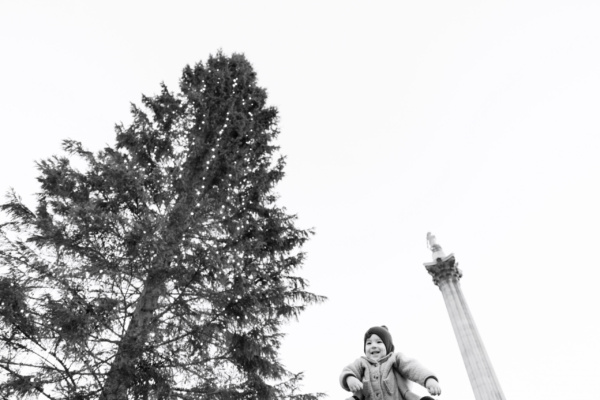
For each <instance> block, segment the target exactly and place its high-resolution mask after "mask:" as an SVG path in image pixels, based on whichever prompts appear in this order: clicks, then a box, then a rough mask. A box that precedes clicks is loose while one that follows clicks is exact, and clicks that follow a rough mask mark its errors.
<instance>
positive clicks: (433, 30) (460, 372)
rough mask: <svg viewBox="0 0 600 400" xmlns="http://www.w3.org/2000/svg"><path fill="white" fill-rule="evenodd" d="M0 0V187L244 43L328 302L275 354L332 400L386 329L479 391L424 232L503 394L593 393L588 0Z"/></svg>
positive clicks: (595, 120) (595, 67)
mask: <svg viewBox="0 0 600 400" xmlns="http://www.w3.org/2000/svg"><path fill="white" fill-rule="evenodd" d="M366 4H367V2H356V1H303V2H282V1H270V2H269V1H220V2H217V1H212V2H209V1H171V2H168V3H167V2H162V3H159V2H150V1H139V2H134V1H129V2H122V1H120V2H116V1H114V2H110V1H102V2H94V3H92V2H80V1H73V2H65V1H54V2H47V1H40V2H31V1H19V2H17V1H8V0H4V1H2V0H0V51H1V53H0V54H1V57H2V62H0V118H1V125H0V127H1V128H0V129H1V132H2V133H1V134H2V145H1V148H0V163H1V165H0V168H1V171H2V173H1V175H0V177H1V179H0V191H2V192H4V191H6V190H8V188H9V187H14V188H15V189H16V190H17V191H18V192H19V193H20V194H22V195H23V197H24V198H25V199H26V200H28V199H29V200H28V201H30V199H31V198H32V196H31V195H32V194H33V193H35V192H37V190H38V188H37V182H36V181H35V176H36V171H35V168H34V161H35V160H39V159H41V158H45V157H49V156H50V155H52V154H58V153H59V147H60V142H61V140H62V139H65V138H73V139H77V140H81V141H83V142H84V144H85V145H86V146H87V147H88V148H90V149H93V150H97V149H99V148H100V147H101V146H103V145H105V144H112V143H113V140H114V131H113V126H114V124H115V123H117V122H119V121H123V122H128V121H129V104H130V102H135V103H139V100H140V96H141V94H142V93H145V94H148V95H151V94H154V93H157V92H158V90H159V83H160V82H161V81H164V82H165V83H166V84H167V85H168V86H169V87H171V88H172V89H175V88H176V83H177V80H178V78H179V76H180V73H181V70H182V69H183V67H184V66H185V65H186V64H190V63H191V64H193V63H195V62H197V61H201V60H206V59H207V57H208V55H209V54H214V53H215V52H216V51H217V50H218V49H220V48H221V49H223V51H224V52H225V53H227V54H230V53H232V52H241V53H245V54H246V56H247V57H248V59H249V60H250V62H251V63H252V64H253V65H254V67H255V70H256V71H257V73H258V77H259V82H260V84H261V85H262V86H264V87H266V88H267V89H268V92H269V99H270V104H272V105H275V106H277V107H278V108H279V110H280V117H281V123H280V127H281V129H282V134H281V137H280V144H281V147H282V152H283V153H284V154H286V155H287V157H288V166H287V170H286V171H287V175H286V178H285V179H284V181H283V182H282V184H281V185H280V186H279V189H278V191H279V193H280V194H281V204H282V205H284V206H286V208H287V209H288V210H289V211H290V212H293V213H297V214H298V215H299V224H300V226H303V227H314V228H315V229H316V232H317V234H316V236H315V237H314V238H313V239H312V241H311V242H310V243H309V245H308V246H306V250H307V252H308V260H307V263H306V266H305V268H304V269H303V270H302V271H301V272H300V274H301V275H302V276H304V277H306V278H308V279H309V280H310V281H311V290H312V291H313V292H315V293H318V294H322V295H325V296H327V297H328V298H329V300H328V301H327V302H326V303H325V304H323V305H320V306H313V307H311V308H310V309H309V310H308V311H307V312H305V313H304V314H303V315H302V316H301V318H300V320H299V321H298V322H294V323H292V324H290V325H289V327H288V328H287V331H288V333H289V334H288V336H287V338H286V340H285V343H284V346H283V348H282V358H283V361H284V363H285V364H286V365H287V366H288V367H289V368H290V369H292V370H294V371H304V372H305V375H306V379H305V385H304V389H305V390H307V391H323V392H326V393H327V394H329V398H331V399H343V398H345V397H346V396H347V393H346V392H344V391H343V390H342V389H340V388H339V386H338V383H337V379H338V375H339V373H340V371H341V369H342V367H343V366H344V365H346V364H348V363H350V362H351V361H353V360H354V359H355V358H357V357H359V356H360V355H362V336H363V333H364V331H365V330H366V329H367V328H369V327H370V326H372V325H380V324H386V325H387V326H388V327H389V328H390V330H391V333H392V335H393V337H394V341H395V344H396V348H397V349H399V350H401V351H403V352H404V353H406V354H407V355H410V356H412V357H415V358H417V359H419V360H420V361H421V362H423V363H424V364H425V365H426V366H428V367H429V368H431V369H433V370H434V371H436V373H437V375H438V376H439V378H440V382H441V385H442V390H443V393H442V396H441V398H442V399H448V400H451V399H455V400H458V399H461V400H469V399H473V398H474V397H473V394H472V391H471V387H470V384H469V381H468V378H467V375H466V372H465V369H464V366H463V363H462V359H461V357H460V353H459V350H458V346H457V344H456V340H455V338H454V334H453V332H452V328H451V325H450V321H449V319H448V316H447V313H446V310H445V306H444V303H443V299H442V296H441V293H440V292H439V290H438V289H437V287H435V286H434V285H433V283H432V281H431V278H430V277H429V275H428V274H427V272H426V271H425V269H424V267H423V263H424V262H427V261H429V260H430V252H429V251H428V250H427V248H426V241H425V234H426V233H427V231H432V232H433V233H434V234H435V235H436V236H437V238H438V241H439V243H440V244H441V245H442V246H443V248H444V250H445V251H446V253H454V254H455V255H456V257H457V259H458V261H459V263H460V267H461V269H462V270H463V273H464V277H463V279H462V280H461V284H462V288H463V292H464V294H465V296H466V298H467V301H468V302H469V305H470V308H471V311H472V314H473V315H474V317H475V320H476V323H477V325H478V327H479V331H480V333H481V336H482V338H483V340H484V343H485V345H486V348H487V351H488V353H489V356H490V358H491V360H492V363H493V365H494V368H495V370H496V374H497V375H498V378H499V380H500V383H501V385H502V387H503V389H504V392H505V395H506V398H507V399H527V398H540V399H549V398H552V399H558V398H590V397H594V396H597V393H596V392H597V391H596V390H595V385H597V382H598V377H599V376H600V367H599V365H600V364H599V362H598V360H600V343H599V340H598V338H599V337H600V317H599V316H598V314H599V313H598V311H597V308H598V305H599V304H600V294H599V292H598V290H597V287H598V280H599V278H600V273H599V268H600V261H599V258H598V257H597V254H596V249H597V246H598V244H600V234H599V230H598V228H597V227H598V225H599V223H600V211H599V207H598V205H599V204H600V189H599V178H600V157H599V156H598V153H599V150H600V136H599V132H600V119H599V117H598V111H599V110H600V23H599V22H598V21H599V20H600V3H598V2H597V1H576V0H570V1H548V0H546V1H534V0H519V1H487V2H480V1H466V0H456V1H441V0H437V1H427V0H420V1H410V2H408V1H369V2H368V4H369V5H368V6H367V5H366Z"/></svg>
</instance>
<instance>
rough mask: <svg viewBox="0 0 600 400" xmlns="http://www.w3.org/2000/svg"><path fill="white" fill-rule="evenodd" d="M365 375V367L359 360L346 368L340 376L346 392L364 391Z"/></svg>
mask: <svg viewBox="0 0 600 400" xmlns="http://www.w3.org/2000/svg"><path fill="white" fill-rule="evenodd" d="M363 373H364V366H363V365H362V362H361V360H360V358H359V359H357V360H356V361H354V362H353V363H352V364H350V365H347V366H346V367H344V369H343V370H342V373H341V374H340V385H342V387H343V388H344V389H345V390H348V391H350V392H358V391H360V390H362V382H361V379H362V376H363Z"/></svg>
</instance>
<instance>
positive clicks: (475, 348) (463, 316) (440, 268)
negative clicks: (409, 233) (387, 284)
mask: <svg viewBox="0 0 600 400" xmlns="http://www.w3.org/2000/svg"><path fill="white" fill-rule="evenodd" d="M428 240H429V242H430V245H431V250H432V251H433V258H434V261H433V262H430V263H425V268H427V272H429V274H430V275H431V276H432V277H433V282H434V283H435V284H436V285H437V286H438V287H439V288H440V291H441V292H442V296H443V298H444V302H445V303H446V309H447V310H448V315H449V317H450V321H451V322H452V328H453V329H454V335H455V336H456V340H457V342H458V347H459V348H460V352H461V355H462V358H463V361H464V363H465V368H466V369H467V374H468V376H469V380H470V382H471V387H472V388H473V393H474V394H475V399H477V400H505V397H504V394H503V393H502V388H501V387H500V383H499V382H498V378H497V377H496V373H495V372H494V369H493V367H492V363H491V361H490V359H489V357H488V355H487V352H486V350H485V347H484V346H483V341H482V340H481V336H480V335H479V332H478V331H477V326H475V321H474V320H473V316H472V315H471V312H470V311H469V307H468V305H467V301H466V300H465V297H464V295H463V293H462V290H461V288H460V278H461V277H462V271H461V270H460V269H458V264H457V263H456V260H455V258H454V255H453V254H450V255H449V256H446V255H444V253H443V251H442V248H441V246H440V245H438V244H437V243H435V236H430V234H428Z"/></svg>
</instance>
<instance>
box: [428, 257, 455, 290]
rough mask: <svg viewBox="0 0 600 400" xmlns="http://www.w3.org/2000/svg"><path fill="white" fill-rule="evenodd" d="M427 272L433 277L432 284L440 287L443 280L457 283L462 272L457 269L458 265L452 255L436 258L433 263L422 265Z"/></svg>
mask: <svg viewBox="0 0 600 400" xmlns="http://www.w3.org/2000/svg"><path fill="white" fill-rule="evenodd" d="M423 265H425V268H426V269H427V272H429V275H431V276H432V277H433V283H435V284H436V285H437V286H440V282H442V281H444V280H452V279H453V278H454V279H456V280H457V281H458V280H459V279H460V278H461V277H462V271H461V270H460V269H459V268H458V263H457V262H456V259H455V258H454V254H450V255H448V256H444V257H438V258H437V259H436V260H435V261H432V262H428V263H424V264H423Z"/></svg>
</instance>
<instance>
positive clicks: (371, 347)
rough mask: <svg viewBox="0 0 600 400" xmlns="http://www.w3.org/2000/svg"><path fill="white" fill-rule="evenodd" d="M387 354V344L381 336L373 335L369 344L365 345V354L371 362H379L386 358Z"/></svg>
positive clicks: (368, 340)
mask: <svg viewBox="0 0 600 400" xmlns="http://www.w3.org/2000/svg"><path fill="white" fill-rule="evenodd" d="M386 353H387V351H386V350H385V344H384V343H383V340H381V338H380V337H379V336H377V335H375V334H373V335H371V337H370V338H368V339H367V342H366V343H365V354H366V355H367V357H369V358H370V359H371V360H375V361H377V360H379V359H381V358H383V357H385V355H386Z"/></svg>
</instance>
